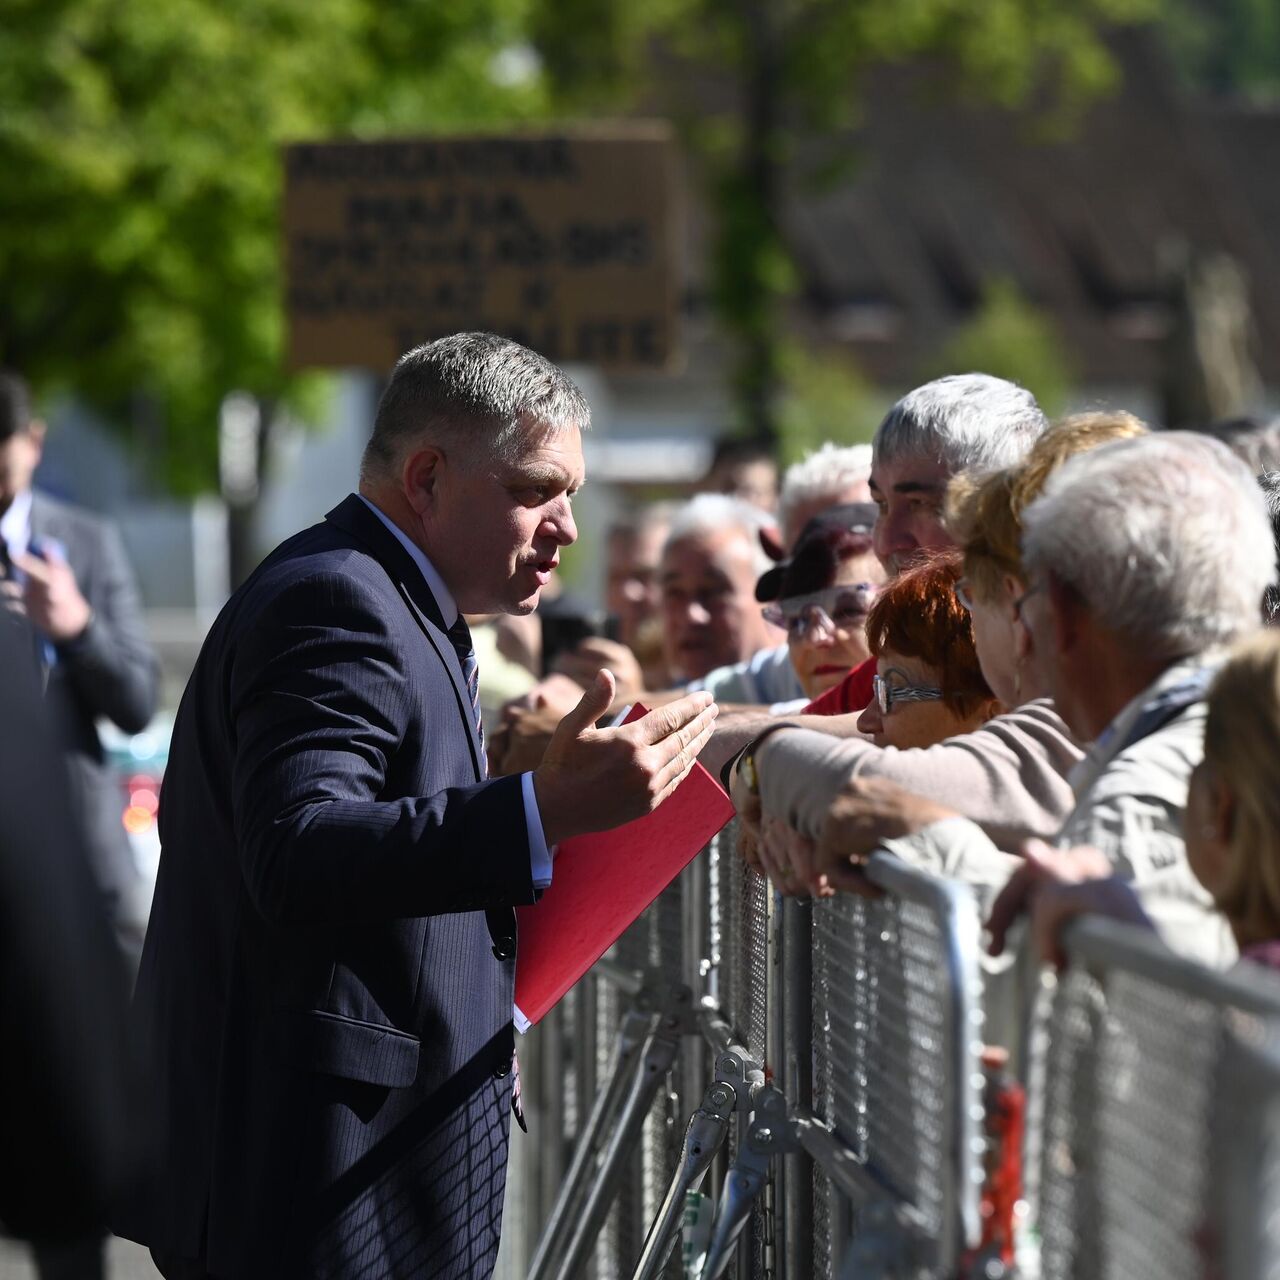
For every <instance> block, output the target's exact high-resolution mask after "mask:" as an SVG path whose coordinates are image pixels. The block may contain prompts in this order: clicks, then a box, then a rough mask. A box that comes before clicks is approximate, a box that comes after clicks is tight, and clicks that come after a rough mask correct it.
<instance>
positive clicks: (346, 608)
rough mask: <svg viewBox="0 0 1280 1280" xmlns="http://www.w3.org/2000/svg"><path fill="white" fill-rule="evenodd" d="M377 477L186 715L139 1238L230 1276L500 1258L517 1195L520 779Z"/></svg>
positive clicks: (472, 1267) (324, 527) (330, 1272)
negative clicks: (369, 498) (490, 728)
mask: <svg viewBox="0 0 1280 1280" xmlns="http://www.w3.org/2000/svg"><path fill="white" fill-rule="evenodd" d="M482 777H483V772H482V755H481V751H480V744H479V742H478V741H477V736H476V730H475V726H474V724H473V721H472V717H471V714H470V703H469V700H468V696H467V689H466V685H465V682H464V679H463V675H462V671H461V668H460V666H459V663H458V659H457V656H456V654H455V653H454V650H453V647H452V645H451V644H450V642H449V639H448V637H447V636H446V635H445V633H444V631H443V629H442V620H441V617H440V612H439V610H438V608H437V606H436V602H435V600H434V599H433V598H432V596H431V594H430V592H429V591H428V589H427V587H426V584H425V583H424V582H423V580H422V576H421V573H420V572H419V571H418V569H417V567H416V566H415V565H414V564H413V561H412V560H411V559H410V557H409V556H408V554H407V553H406V552H405V550H404V548H403V547H402V546H401V545H400V544H399V543H398V542H397V541H396V539H395V538H394V537H393V536H392V535H391V534H390V533H389V532H388V531H387V530H386V528H385V527H384V526H383V525H382V524H381V523H380V522H379V521H378V519H377V518H376V517H375V516H374V515H373V514H372V512H370V511H369V510H368V509H367V508H366V507H365V506H364V504H363V503H362V502H361V501H360V500H359V499H358V498H356V497H355V496H351V497H349V498H347V499H346V500H345V501H344V502H343V503H342V504H341V505H340V506H338V507H337V508H336V509H335V510H333V511H331V512H330V513H329V515H328V516H327V517H326V519H325V521H324V522H323V523H322V524H320V525H317V526H316V527H314V528H312V529H309V530H307V531H305V532H303V533H300V534H298V535H296V536H295V537H294V538H292V539H291V540H290V541H288V542H286V543H285V544H284V545H283V546H281V547H280V548H278V549H277V550H276V551H275V552H274V553H273V554H272V555H271V556H270V557H269V558H268V559H267V560H266V561H265V562H264V563H263V564H262V565H261V566H260V567H259V568H258V569H257V571H256V572H255V573H254V575H253V576H252V577H251V578H250V579H249V581H248V582H247V583H246V584H245V585H244V586H243V587H242V588H241V589H240V590H238V591H237V592H236V593H235V595H234V596H233V597H232V598H231V600H230V601H229V602H228V604H227V606H226V607H225V608H224V609H223V611H222V613H221V615H220V616H219V618H218V620H217V621H216V623H215V624H214V626H213V628H212V630H211V631H210V633H209V636H208V638H207V639H206V641H205V644H204V647H203V649H202V651H201V653H200V657H199V659H198V661H197V663H196V666H195V669H194V672H193V674H192V676H191V680H190V683H189V684H188V686H187V690H186V693H185V695H184V697H183V700H182V705H181V707H180V709H179V712H178V716H177V720H176V723H175V726H174V737H173V745H172V749H171V753H170V757H169V767H168V772H167V775H166V777H165V781H164V788H163V792H162V796H161V803H160V836H161V841H162V848H163V852H162V856H161V861H160V871H159V877H158V881H157V885H156V898H155V904H154V907H153V913H152V919H151V926H150V929H149V931H148V935H147V940H146V945H145V948H144V952H143V958H142V967H141V972H140V975H139V979H138V987H137V992H136V996H135V1002H134V1024H135V1031H136V1034H137V1036H138V1039H139V1043H140V1044H142V1045H144V1046H145V1047H146V1052H147V1056H148V1057H149V1059H150V1063H151V1067H152V1070H153V1073H154V1079H155V1082H156V1088H155V1092H156V1105H157V1112H158V1115H157V1119H158V1127H159V1130H160V1133H161V1151H160V1158H159V1160H158V1161H157V1164H156V1167H155V1169H154V1170H153V1173H152V1176H151V1177H149V1178H148V1179H147V1180H146V1182H145V1184H144V1185H143V1186H141V1187H139V1188H138V1190H137V1191H136V1193H134V1194H133V1195H131V1196H129V1197H128V1200H127V1202H126V1203H125V1204H123V1205H122V1206H121V1207H120V1210H119V1212H118V1214H117V1220H116V1224H115V1225H116V1229H117V1231H119V1232H120V1233H121V1234H123V1235H126V1236H129V1237H131V1238H133V1239H135V1240H138V1241H140V1242H142V1243H145V1244H148V1245H150V1246H152V1248H154V1249H158V1250H160V1251H162V1252H164V1253H166V1254H168V1255H170V1256H177V1257H181V1258H188V1259H192V1260H195V1261H197V1262H201V1263H203V1265H204V1267H205V1268H206V1270H207V1271H208V1272H209V1273H210V1274H212V1275H213V1276H217V1277H225V1278H226V1280H232V1278H233V1277H234V1278H235V1280H239V1278H240V1277H258V1276H261V1277H268V1276H269V1277H281V1276H323V1277H348V1276H349V1277H354V1276H360V1277H364V1278H366V1280H373V1278H374V1277H382V1276H388V1277H391V1276H394V1277H398V1278H399V1277H409V1276H433V1277H435V1276H439V1277H477V1278H479V1277H486V1276H488V1275H489V1274H490V1272H491V1271H492V1268H493V1262H494V1257H495V1254H496V1250H497V1240H498V1231H499V1226H500V1221H501V1208H502V1196H503V1190H504V1185H505V1171H506V1150H507V1138H508V1126H509V1119H510V1086H511V1081H510V1068H511V1060H512V1029H511V1001H512V989H513V979H514V955H515V918H514V912H513V910H512V908H513V907H514V906H515V905H517V904H520V903H528V902H532V901H533V900H534V898H535V892H534V889H533V886H532V882H531V873H530V862H529V842H528V834H527V831H526V827H525V816H524V809H523V803H522V796H521V790H520V780H519V778H503V779H498V780H495V781H492V782H484V781H481V779H482Z"/></svg>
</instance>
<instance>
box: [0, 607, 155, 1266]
mask: <svg viewBox="0 0 1280 1280" xmlns="http://www.w3.org/2000/svg"><path fill="white" fill-rule="evenodd" d="M41 683H42V682H41V678H40V672H39V669H38V667H37V663H36V656H35V653H34V651H33V647H32V644H31V633H30V629H29V628H27V627H25V626H20V625H17V624H16V622H15V620H14V619H13V618H12V617H10V616H9V615H7V614H6V613H4V612H0V921H2V924H0V1045H3V1046H4V1050H3V1053H2V1054H0V1134H2V1135H3V1137H0V1157H2V1158H0V1222H3V1224H4V1228H5V1231H6V1232H8V1233H12V1234H14V1235H17V1236H21V1237H23V1238H26V1239H31V1240H35V1241H38V1242H39V1243H38V1245H37V1258H38V1259H39V1262H40V1266H41V1273H42V1274H45V1275H52V1274H60V1275H76V1276H84V1275H90V1274H95V1273H96V1274H98V1275H101V1274H102V1272H101V1261H100V1257H99V1242H100V1240H101V1237H102V1235H103V1234H104V1228H105V1223H106V1220H107V1204H108V1198H109V1196H110V1195H111V1194H112V1193H114V1192H116V1191H118V1190H119V1189H120V1187H121V1186H122V1185H124V1184H125V1183H126V1182H127V1179H128V1178H129V1176H131V1174H132V1172H133V1170H134V1167H135V1163H136V1161H137V1159H138V1156H139V1155H140V1142H141V1141H142V1140H144V1139H145V1133H144V1132H143V1126H141V1125H140V1124H139V1123H138V1120H139V1112H138V1106H137V1102H138V1098H137V1088H136V1083H135V1082H134V1081H133V1080H132V1079H131V1075H130V1072H129V1070H128V1063H127V1054H126V1052H125V1036H124V1029H125V1016H124V1015H125V1006H126V1000H127V979H126V974H125V966H124V962H123V960H122V958H121V956H120V954H119V949H118V948H117V947H116V946H115V944H114V942H113V940H112V936H111V931H110V926H109V923H108V920H107V916H106V913H105V912H104V911H103V903H102V898H101V894H100V893H99V891H98V888H97V885H96V884H95V881H94V877H93V875H92V872H91V870H90V866H89V861H88V858H87V857H86V856H85V848H84V843H85V842H84V837H83V834H82V833H81V831H80V830H79V829H78V827H77V825H76V824H75V822H74V821H73V820H72V813H71V808H70V804H69V801H68V791H67V780H66V777H65V773H64V771H63V769H62V768H61V767H60V766H61V753H60V752H59V750H58V743H57V741H56V739H55V737H54V734H53V731H52V728H51V726H50V724H49V716H48V711H47V708H46V706H45V704H44V700H43V698H42V696H41V694H42V690H41Z"/></svg>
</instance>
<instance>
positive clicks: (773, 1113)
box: [701, 1085, 798, 1280]
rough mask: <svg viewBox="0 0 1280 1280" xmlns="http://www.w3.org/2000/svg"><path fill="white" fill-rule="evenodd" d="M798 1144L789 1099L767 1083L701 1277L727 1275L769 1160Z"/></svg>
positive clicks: (728, 1183)
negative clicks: (790, 1117)
mask: <svg viewBox="0 0 1280 1280" xmlns="http://www.w3.org/2000/svg"><path fill="white" fill-rule="evenodd" d="M797 1146H798V1144H797V1142H796V1139H795V1135H794V1133H793V1132H792V1126H791V1123H790V1120H789V1118H788V1115H787V1100H786V1098H785V1097H784V1096H783V1095H782V1094H781V1093H780V1092H779V1091H778V1090H777V1089H775V1088H774V1087H773V1086H772V1085H766V1086H765V1087H764V1088H763V1089H761V1090H760V1091H759V1092H758V1093H757V1094H756V1098H755V1114H754V1116H753V1117H752V1120H751V1127H750V1128H749V1129H748V1130H747V1136H746V1139H745V1141H744V1142H743V1144H742V1149H741V1150H740V1151H739V1152H738V1158H737V1159H736V1160H735V1161H734V1162H733V1165H732V1167H731V1168H730V1170H729V1173H728V1175H727V1176H726V1177H725V1180H724V1189H723V1190H722V1191H721V1193H720V1203H719V1205H718V1206H717V1208H716V1224H715V1228H714V1230H713V1231H712V1234H711V1245H710V1247H709V1248H708V1249H707V1257H706V1261H705V1262H704V1263H703V1264H702V1274H701V1280H719V1277H720V1276H722V1275H723V1274H724V1272H725V1269H726V1268H727V1267H728V1265H729V1263H730V1261H732V1259H733V1254H734V1250H735V1249H736V1248H737V1246H738V1238H739V1236H741V1235H742V1229H743V1227H745V1226H746V1225H747V1221H748V1220H749V1219H750V1217H751V1208H752V1206H753V1205H754V1204H755V1202H756V1200H757V1199H758V1198H759V1196H760V1193H761V1192H762V1191H763V1190H764V1188H765V1183H766V1182H767V1181H768V1177H769V1161H770V1160H772V1159H773V1157H774V1156H775V1155H778V1154H781V1153H782V1152H786V1151H794V1150H796V1149H797Z"/></svg>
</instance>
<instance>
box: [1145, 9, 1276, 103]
mask: <svg viewBox="0 0 1280 1280" xmlns="http://www.w3.org/2000/svg"><path fill="white" fill-rule="evenodd" d="M1165 32H1166V35H1167V38H1168V45H1169V49H1170V51H1171V53H1172V54H1173V57H1174V61H1175V62H1176V63H1177V65H1178V68H1179V70H1180V71H1181V72H1182V73H1183V75H1184V77H1185V78H1186V79H1187V80H1188V81H1189V82H1190V84H1191V85H1193V86H1194V87H1195V88H1196V89H1199V90H1202V91H1203V90H1207V91H1209V92H1211V93H1218V94H1222V95H1225V96H1233V97H1234V96H1241V97H1247V98H1251V99H1255V100H1262V101H1268V100H1272V101H1273V100H1274V99H1275V98H1276V97H1277V96H1280V5H1278V4H1276V0H1175V2H1174V3H1172V4H1170V6H1169V12H1168V17H1167V19H1166V22H1165Z"/></svg>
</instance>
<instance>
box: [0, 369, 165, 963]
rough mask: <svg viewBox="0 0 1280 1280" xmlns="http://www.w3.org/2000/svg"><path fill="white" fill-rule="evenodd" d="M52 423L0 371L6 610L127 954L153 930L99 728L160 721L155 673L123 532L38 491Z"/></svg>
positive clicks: (1, 590)
mask: <svg viewBox="0 0 1280 1280" xmlns="http://www.w3.org/2000/svg"><path fill="white" fill-rule="evenodd" d="M43 444H44V424H43V423H42V422H40V421H39V420H38V419H37V418H36V417H35V416H34V415H33V413H32V410H31V400H30V397H29V395H28V392H27V387H26V384H25V383H24V382H23V380H22V379H21V378H19V377H18V376H17V375H15V374H12V373H0V603H2V604H3V605H4V606H5V607H7V608H8V610H9V611H11V612H18V613H21V614H25V616H26V619H27V621H28V622H29V624H30V625H31V627H32V628H34V630H35V633H36V634H35V637H34V640H33V645H34V648H35V652H36V657H37V659H38V661H39V663H40V666H41V669H42V673H43V680H44V685H45V701H46V704H47V707H48V710H49V712H50V715H51V717H52V719H53V722H54V727H55V731H56V733H57V735H58V737H59V738H60V740H61V743H62V745H63V747H64V748H65V752H66V759H67V761H68V765H69V768H70V772H71V791H72V801H73V804H74V805H75V807H76V810H77V814H78V817H79V818H80V826H81V830H82V832H83V836H84V839H85V841H86V847H87V850H88V853H89V859H90V864H91V866H92V867H93V870H94V874H95V876H96V878H97V880H98V884H99V886H100V887H101V889H102V891H103V893H104V895H105V897H106V899H107V904H108V907H109V909H110V911H111V913H112V916H113V918H114V921H115V924H116V927H117V932H118V934H119V936H120V938H121V941H122V942H123V943H124V944H125V946H126V949H129V950H132V953H133V956H134V958H135V959H136V956H137V949H138V947H139V946H140V944H141V938H142V928H143V926H144V924H145V918H146V917H145V908H144V906H143V905H142V904H140V903H139V902H138V896H139V888H138V871H137V868H136V866H135V864H134V860H133V855H132V852H131V851H130V848H129V844H128V840H127V839H126V837H125V832H124V828H123V826H121V822H120V815H121V808H122V806H121V794H120V786H119V782H118V780H117V779H116V778H115V777H114V775H113V774H112V772H111V770H110V769H109V767H108V766H107V764H106V761H105V759H104V756H103V751H102V744H101V742H100V741H99V740H98V730H97V728H96V723H95V722H96V721H97V720H98V719H99V718H103V719H107V720H110V721H112V722H113V723H114V724H116V725H117V726H118V727H119V728H121V729H123V730H124V731H125V732H126V733H139V732H141V730H143V729H144V728H145V727H146V725H147V722H148V721H149V720H150V719H151V717H152V715H153V714H154V712H155V706H156V696H157V693H158V690H159V675H160V670H159V664H158V663H157V661H156V658H155V654H154V652H153V651H152V649H151V646H150V644H149V643H148V641H147V637H146V630H145V626H144V624H143V619H142V607H141V604H140V602H139V599H138V591H137V588H136V586H135V585H134V580H133V574H132V572H131V571H130V568H129V562H128V560H127V559H126V557H125V554H124V548H123V547H122V546H121V543H120V537H119V535H118V534H117V533H116V530H115V527H114V526H113V525H111V524H110V523H109V522H107V521H105V520H102V519H99V518H98V517H97V516H94V515H91V514H90V513H89V512H87V511H83V510H81V509H80V508H78V507H74V506H71V505H70V504H69V503H65V502H59V501H57V500H56V499H54V498H51V497H49V496H48V495H47V494H44V493H41V492H39V491H38V490H34V489H33V488H32V484H31V481H32V477H33V475H34V473H35V470H36V467H37V466H38V465H39V462H40V455H41V450H42V447H43Z"/></svg>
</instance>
